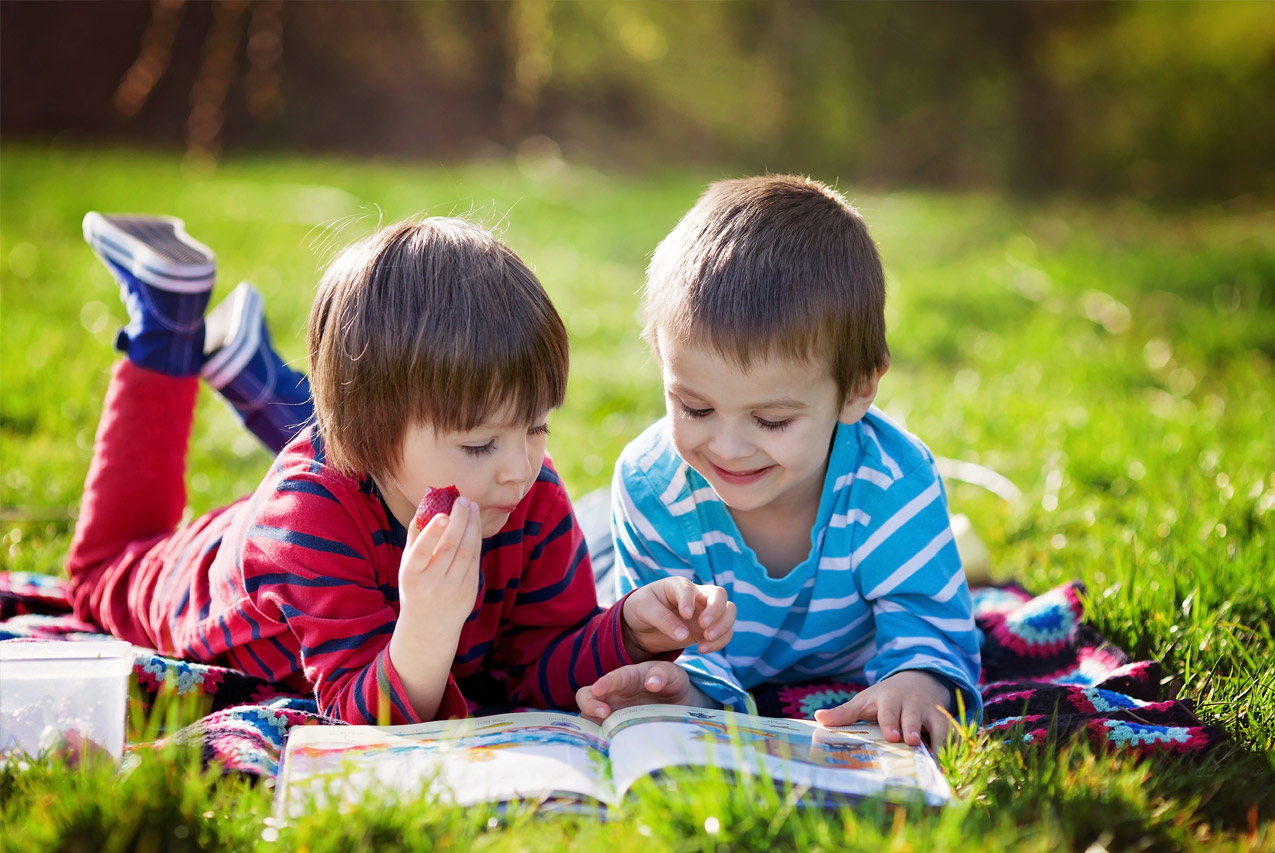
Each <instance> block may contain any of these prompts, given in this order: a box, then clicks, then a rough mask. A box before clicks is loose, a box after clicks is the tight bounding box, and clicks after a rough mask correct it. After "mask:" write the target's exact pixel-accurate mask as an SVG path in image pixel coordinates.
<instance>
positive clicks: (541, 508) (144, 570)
mask: <svg viewBox="0 0 1275 853" xmlns="http://www.w3.org/2000/svg"><path fill="white" fill-rule="evenodd" d="M84 230H85V237H86V239H87V240H88V242H89V243H90V245H91V246H92V247H93V248H94V250H95V251H96V252H97V253H98V255H99V256H100V257H101V258H102V260H103V261H104V262H105V263H106V264H107V266H108V267H109V268H110V269H111V271H112V273H113V274H114V276H115V277H116V279H117V280H118V281H119V283H120V289H121V293H122V295H123V297H124V300H125V303H126V305H127V307H128V311H129V325H128V326H127V327H126V328H125V329H124V330H122V332H121V335H120V339H119V342H118V346H119V348H120V349H121V350H122V351H124V352H125V354H126V358H124V359H123V360H121V361H120V362H119V363H118V364H117V365H116V366H115V368H114V370H113V373H112V376H111V382H110V387H109V389H108V391H107V397H106V402H105V405H104V409H103V413H102V420H101V424H100V426H99V428H98V434H97V439H96V444H95V448H94V457H93V461H92V463H91V466H90V469H89V474H88V478H87V482H86V485H85V491H84V500H83V505H82V509H81V513H80V518H79V522H78V523H77V525H76V531H75V536H74V538H73V541H72V544H71V550H70V554H69V555H68V561H67V570H68V574H69V575H70V585H71V593H72V601H73V604H74V606H75V611H76V614H77V615H78V616H80V617H81V618H83V619H87V620H91V621H93V622H96V623H97V624H99V625H101V626H102V627H103V628H105V629H106V630H109V631H110V632H111V633H113V634H116V635H117V636H120V637H122V638H124V639H126V640H129V641H131V642H134V643H138V644H142V645H146V646H151V647H153V648H156V649H159V650H160V651H163V652H165V653H168V654H175V655H179V656H182V657H188V658H193V659H197V660H202V661H208V662H218V663H223V664H227V665H230V666H233V667H236V668H238V669H241V670H243V671H245V672H247V673H249V674H251V675H255V676H259V677H262V678H267V679H270V680H273V681H277V682H283V683H287V684H290V685H291V686H293V687H296V688H302V689H313V691H314V693H315V696H316V698H317V701H318V706H319V710H320V712H322V713H324V714H328V715H331V716H334V717H338V718H340V719H343V720H346V721H348V722H352V723H376V722H389V723H393V724H400V723H410V722H417V721H421V720H430V719H436V718H446V717H456V716H463V715H465V714H466V713H468V712H470V711H472V710H473V709H474V708H475V707H477V706H479V705H501V704H504V705H508V704H527V705H536V706H542V707H557V708H568V709H571V708H574V707H575V699H574V696H575V692H576V690H578V689H579V688H580V687H581V686H583V685H587V684H591V683H593V682H594V681H596V680H597V679H598V678H599V677H601V676H602V675H603V674H605V673H606V672H609V671H611V670H613V669H616V668H618V667H620V666H623V665H625V664H629V663H634V662H638V661H641V660H649V659H652V658H666V659H671V658H672V657H675V656H676V654H677V653H678V652H679V651H680V650H681V649H682V648H683V647H684V646H687V645H691V644H698V645H699V646H700V648H701V649H702V650H704V651H713V650H717V649H720V648H722V647H723V646H724V645H725V644H726V642H727V640H729V638H730V635H731V631H732V627H733V623H734V608H733V605H730V604H729V603H728V602H727V601H726V598H725V594H724V591H723V590H722V589H721V588H720V587H711V586H698V587H697V586H695V585H693V584H691V583H690V582H689V581H685V580H682V579H676V578H674V579H668V580H667V582H664V581H662V582H660V583H658V584H653V585H651V586H647V587H643V588H642V589H639V590H636V591H635V592H633V593H631V594H630V595H629V596H627V597H626V598H624V599H623V600H621V601H620V602H618V603H617V604H616V605H614V606H613V607H611V608H610V609H608V610H602V609H600V608H599V607H598V605H597V599H596V593H595V589H594V581H593V574H592V571H591V568H590V562H589V555H588V551H587V549H586V548H585V544H584V538H583V535H582V534H581V531H580V529H579V527H578V525H577V524H576V520H575V517H574V515H573V513H572V510H571V505H570V502H569V500H568V498H567V495H566V491H565V489H564V488H563V485H562V483H561V481H560V480H559V478H558V475H557V473H556V472H555V471H554V469H553V466H552V464H551V462H550V460H549V457H548V456H547V455H546V453H545V443H546V438H547V434H548V426H547V418H548V414H549V412H550V411H551V410H552V409H555V408H557V407H558V406H560V405H561V404H562V401H563V397H564V395H565V390H566V378H567V337H566V332H565V330H564V328H563V325H562V321H561V319H560V318H559V316H558V314H557V312H556V311H555V310H554V308H553V306H552V304H551V303H550V301H549V299H548V296H547V294H545V292H544V289H543V288H542V287H541V285H540V283H539V282H538V281H537V280H536V278H535V276H534V275H533V274H532V273H531V271H530V270H529V269H527V267H526V266H525V265H524V264H523V263H522V261H521V260H520V259H519V258H518V257H517V256H516V255H515V254H514V253H513V252H512V251H510V250H509V249H508V248H507V247H505V246H504V245H503V244H501V243H500V242H499V241H497V240H496V239H495V238H494V237H492V236H491V235H490V234H489V233H487V232H486V231H484V230H482V229H480V228H478V227H477V226H474V225H472V224H469V223H466V222H463V221H460V220H455V219H438V218H436V219H428V220H425V221H423V222H404V223H399V224H397V225H393V226H390V227H388V228H385V229H383V230H381V231H379V232H377V233H375V234H373V235H371V236H370V237H367V238H365V239H364V240H362V241H360V242H358V243H356V244H355V245H353V246H351V247H350V248H348V249H347V250H345V251H344V252H343V253H342V254H341V255H340V256H338V258H337V259H336V260H335V261H334V262H333V264H332V266H331V267H330V268H329V269H328V271H327V273H326V274H325V275H324V277H323V280H322V281H321V282H320V285H319V292H318V295H317V297H316V299H315V302H314V305H313V307H312V309H311V313H310V320H309V329H308V334H307V344H308V351H309V357H310V374H311V379H310V382H311V383H312V384H307V381H306V379H305V377H304V376H303V375H301V374H299V373H297V372H296V371H293V370H291V368H289V367H288V366H287V365H286V364H284V363H283V362H282V360H280V359H279V357H278V355H277V354H275V353H274V351H273V349H272V348H271V347H270V343H269V336H268V334H266V331H265V326H264V320H263V318H262V316H261V310H260V297H259V296H258V295H257V294H256V293H255V291H253V290H252V289H251V287H250V286H249V285H246V284H245V285H240V287H239V288H237V289H236V290H235V291H234V293H233V294H232V297H231V299H229V300H228V301H227V303H226V304H225V306H224V307H220V308H218V309H215V310H214V312H213V313H212V314H211V315H209V318H208V321H207V322H205V318H204V309H205V307H206V306H207V303H208V298H209V295H210V293H211V290H212V285H213V277H214V264H213V258H212V253H211V252H210V251H209V250H208V249H207V248H206V247H204V246H203V245H201V244H199V243H198V242H196V241H195V240H193V239H191V238H190V237H188V236H187V235H186V234H185V231H184V228H183V226H182V224H181V222H180V221H178V220H174V219H166V218H159V217H134V216H104V215H101V214H96V213H90V214H89V215H88V216H87V217H86V218H85V222H84ZM214 319H215V320H216V321H217V322H214ZM210 330H211V331H210ZM201 375H202V376H203V377H204V378H205V379H206V380H207V381H209V383H210V384H211V385H212V386H213V387H214V388H216V390H218V391H219V392H220V393H221V394H222V395H223V396H224V397H225V398H226V400H227V401H228V402H229V403H230V404H231V405H232V407H233V409H234V410H235V411H236V413H237V414H238V415H239V416H240V417H241V419H242V420H243V421H244V423H245V424H246V425H247V426H248V427H249V428H250V429H252V430H253V431H254V432H255V433H256V434H257V435H258V436H259V437H261V438H262V439H263V440H264V441H265V442H266V443H267V445H269V446H271V448H272V449H274V450H278V451H279V454H278V456H277V458H276V459H275V461H274V464H273V465H272V466H271V470H270V472H269V473H268V474H267V475H266V477H265V478H264V480H263V481H262V482H261V485H260V486H258V488H257V489H256V491H255V492H253V493H252V494H251V495H249V496H246V497H244V498H242V499H240V500H238V501H236V502H234V503H232V504H230V505H229V506H227V507H223V508H221V509H218V510H214V511H212V512H210V513H208V514H207V515H204V516H202V517H200V518H197V519H195V520H193V521H191V522H190V523H188V524H186V525H184V526H181V527H178V522H179V520H180V517H181V514H182V511H183V509H184V507H185V482H184V479H185V459H186V448H187V444H188V441H189V435H190V428H191V422H192V419H193V415H194V404H195V398H196V393H197V391H198V385H199V377H200V376H201ZM311 396H312V399H313V404H311V402H310V400H311ZM280 448H281V449H280ZM448 485H455V486H456V488H457V489H458V490H459V492H460V495H461V497H460V498H459V499H458V500H457V501H456V503H455V506H454V507H453V508H452V510H451V512H450V514H445V515H438V516H436V517H434V518H433V519H432V520H431V521H429V523H428V524H426V526H425V528H424V529H423V530H417V529H416V525H415V522H414V520H413V515H414V509H415V507H416V504H417V503H418V502H419V501H420V499H421V497H422V495H423V494H424V493H425V490H426V489H427V488H430V487H445V486H448Z"/></svg>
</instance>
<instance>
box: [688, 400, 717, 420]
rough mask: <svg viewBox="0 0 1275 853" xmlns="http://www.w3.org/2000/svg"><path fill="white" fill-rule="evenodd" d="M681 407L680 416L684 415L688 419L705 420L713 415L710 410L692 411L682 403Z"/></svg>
mask: <svg viewBox="0 0 1275 853" xmlns="http://www.w3.org/2000/svg"><path fill="white" fill-rule="evenodd" d="M681 406H682V414H684V415H686V416H687V417H688V418H706V417H708V416H709V415H711V414H712V413H713V410H712V409H692V408H691V407H690V406H688V405H686V404H685V403H682V404H681Z"/></svg>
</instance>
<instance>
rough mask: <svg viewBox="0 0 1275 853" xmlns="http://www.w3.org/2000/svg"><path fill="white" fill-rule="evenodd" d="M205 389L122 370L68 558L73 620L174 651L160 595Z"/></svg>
mask: <svg viewBox="0 0 1275 853" xmlns="http://www.w3.org/2000/svg"><path fill="white" fill-rule="evenodd" d="M198 392H199V378H198V377H197V376H185V377H179V378H178V377H172V376H165V375H163V374H159V373H153V372H151V371H149V370H146V369H144V368H140V367H137V366H136V365H134V364H133V363H131V362H129V361H127V360H122V361H120V362H119V363H118V364H116V365H115V367H114V369H113V370H112V373H111V384H110V387H109V388H108V389H107V392H106V402H105V403H104V405H103V408H102V420H101V422H100V423H99V424H98V428H97V438H96V439H95V442H94V447H93V461H92V463H91V464H90V466H89V473H88V477H87V478H86V480H85V483H84V496H83V500H82V503H81V505H80V518H79V521H78V522H77V523H76V526H75V536H74V537H73V538H72V540H71V550H70V553H69V554H68V556H67V566H66V569H67V573H68V574H69V575H70V596H71V603H72V605H73V606H74V608H75V615H76V616H77V617H79V618H80V619H83V620H85V621H89V622H93V623H96V624H97V625H100V626H101V627H102V628H103V629H105V630H106V631H109V632H110V633H112V634H114V635H115V636H117V637H120V638H121V639H124V640H128V641H129V642H131V643H136V644H138V645H143V646H150V647H152V648H156V649H159V650H161V651H169V652H171V651H172V649H171V646H172V641H171V628H170V626H169V624H168V621H169V620H168V617H167V614H166V612H165V608H164V606H163V602H160V601H158V600H157V597H156V595H155V591H156V589H157V588H158V587H159V584H160V582H161V579H162V575H163V574H164V571H165V568H166V566H167V565H168V564H169V563H170V560H169V553H168V552H169V549H168V548H166V547H164V544H165V542H166V541H167V540H169V539H170V538H171V537H172V535H173V532H174V530H175V529H176V528H177V524H178V522H179V521H180V520H181V516H182V512H183V511H184V510H185V507H186V449H187V445H188V444H189V441H190V428H191V423H192V421H193V420H194V415H195V400H196V395H197V394H198Z"/></svg>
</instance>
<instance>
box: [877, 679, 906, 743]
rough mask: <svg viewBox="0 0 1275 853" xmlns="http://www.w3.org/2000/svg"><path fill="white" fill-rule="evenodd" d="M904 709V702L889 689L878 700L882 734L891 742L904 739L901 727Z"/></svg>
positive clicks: (878, 716) (878, 718)
mask: <svg viewBox="0 0 1275 853" xmlns="http://www.w3.org/2000/svg"><path fill="white" fill-rule="evenodd" d="M902 711H903V708H902V703H901V702H900V701H899V699H898V697H896V696H895V695H894V694H892V693H890V692H888V691H887V692H885V693H883V694H882V695H881V697H880V698H879V699H878V700H877V725H878V726H880V727H881V734H883V735H885V739H886V740H888V741H890V742H891V743H898V742H899V741H900V740H902V739H903V732H902V731H901V729H900V725H901V722H900V717H901V714H902Z"/></svg>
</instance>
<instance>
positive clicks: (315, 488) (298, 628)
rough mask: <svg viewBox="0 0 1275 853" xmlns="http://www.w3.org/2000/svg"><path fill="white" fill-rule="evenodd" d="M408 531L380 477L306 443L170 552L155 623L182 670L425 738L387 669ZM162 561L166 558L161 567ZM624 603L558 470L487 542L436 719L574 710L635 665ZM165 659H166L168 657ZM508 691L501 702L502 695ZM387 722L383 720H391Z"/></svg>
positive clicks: (545, 474) (307, 438) (314, 438)
mask: <svg viewBox="0 0 1275 853" xmlns="http://www.w3.org/2000/svg"><path fill="white" fill-rule="evenodd" d="M405 542H406V530H404V528H403V526H402V525H401V524H399V522H398V521H397V520H396V519H395V518H394V516H393V515H392V514H391V513H390V512H389V510H388V508H387V507H386V505H385V503H384V501H383V500H382V499H381V496H380V493H379V492H378V491H377V488H376V485H375V484H374V483H373V481H372V479H371V478H370V477H363V478H352V477H347V476H343V475H341V474H339V473H337V472H336V471H334V470H333V469H332V468H330V467H329V466H328V465H326V464H325V462H324V453H323V444H322V440H321V438H320V437H319V436H318V435H317V433H316V432H315V430H314V428H313V427H311V428H309V429H307V430H306V431H304V432H303V433H301V435H299V436H298V437H297V438H296V439H295V440H294V441H292V442H291V443H290V444H289V445H288V447H286V448H285V449H284V450H283V452H281V453H280V455H279V456H278V458H277V459H276V460H275V464H274V466H273V468H272V470H271V472H270V473H269V475H267V477H266V478H265V479H264V481H263V482H262V483H261V485H260V486H259V487H258V488H257V490H256V491H255V492H254V493H253V494H252V495H250V496H248V497H246V498H244V499H242V500H240V501H238V502H236V503H234V504H231V505H230V506H229V507H226V508H224V509H223V510H219V511H216V512H214V513H210V514H209V515H207V516H204V517H202V518H200V519H198V520H196V521H195V522H193V523H192V524H190V525H188V526H187V527H185V528H183V529H182V530H180V531H178V533H177V534H176V535H175V536H174V537H172V539H170V540H169V542H168V543H166V545H165V547H163V548H162V549H161V551H162V557H161V558H163V559H165V560H167V561H169V562H170V565H168V566H166V567H165V570H164V571H163V573H162V574H161V577H160V583H159V586H160V588H159V589H157V590H156V595H155V598H154V599H153V604H152V607H153V608H162V610H163V611H165V612H162V613H159V612H153V616H154V617H158V618H157V619H156V621H158V622H163V623H166V624H168V625H171V637H170V638H166V639H171V645H172V647H173V650H174V651H175V652H176V653H178V654H181V655H183V656H188V657H193V658H196V659H201V660H206V661H220V662H225V663H228V664H229V665H231V666H234V667H236V668H238V669H241V670H243V671H245V672H247V673H249V674H250V675H255V676H258V677H261V678H266V679H269V680H272V681H283V682H290V683H292V684H293V685H295V686H300V685H301V684H302V682H304V683H305V684H307V685H309V686H310V687H312V688H313V689H314V692H315V696H316V698H317V700H318V704H319V710H320V712H321V713H324V714H328V715H331V716H335V717H338V718H340V719H343V720H346V721H348V722H351V723H377V722H379V721H383V718H382V717H381V714H382V713H383V711H384V710H388V711H389V722H390V723H391V724H402V723H410V722H419V721H420V718H419V716H418V715H417V714H416V712H415V710H414V709H413V708H412V706H411V704H410V703H409V702H408V700H407V697H406V693H405V691H404V688H403V685H402V683H401V682H400V680H399V677H398V674H397V672H395V669H394V665H393V664H392V663H391V661H390V657H389V642H390V637H391V635H392V633H393V631H394V624H395V621H396V620H397V618H398V609H399V607H398V568H399V561H400V558H401V556H402V553H403V548H404V545H405ZM157 556H160V555H157ZM623 604H624V602H623V601H620V602H618V603H617V604H615V605H614V606H613V607H611V608H610V609H607V610H602V609H600V608H599V607H598V605H597V596H596V591H595V588H594V580H593V572H592V569H591V566H590V563H589V554H588V550H587V548H586V547H585V542H584V537H583V534H582V533H581V531H580V528H579V525H578V524H577V523H576V520H575V516H574V514H573V513H572V511H571V504H570V501H569V499H568V497H567V494H566V490H565V489H564V488H563V485H562V483H561V481H560V480H559V478H558V475H557V473H556V472H555V471H554V469H553V466H552V464H551V462H550V460H549V459H548V457H546V458H545V462H544V466H543V467H542V468H541V471H540V475H539V477H538V479H537V481H536V483H535V484H534V485H533V486H532V488H531V491H530V492H529V493H528V494H527V496H526V497H524V498H523V500H522V501H521V503H519V504H518V507H517V509H516V510H515V511H514V512H513V513H512V514H511V515H510V517H509V520H508V522H507V523H506V524H505V526H504V528H503V529H502V530H501V531H500V532H499V533H497V534H496V535H494V536H492V537H489V538H488V539H485V540H484V541H483V546H482V558H481V573H480V580H479V591H478V595H477V599H476V601H475V602H474V608H473V611H472V612H471V613H470V615H469V618H468V620H467V621H466V623H465V626H464V628H463V629H462V631H461V636H460V642H459V645H458V648H457V652H456V657H455V659H454V661H453V664H452V667H451V675H450V677H449V679H448V684H447V689H446V692H445V694H444V697H443V701H442V703H441V705H440V706H439V709H438V712H437V716H438V717H440V718H442V717H455V716H464V715H465V714H466V712H467V711H468V709H469V703H467V701H466V699H467V694H472V695H471V696H470V697H469V698H470V699H471V700H472V699H473V698H474V697H475V696H478V695H480V694H481V695H482V696H483V697H484V698H485V699H487V700H490V699H491V697H492V691H493V689H494V690H495V691H496V692H497V693H498V694H499V693H503V697H502V698H504V699H505V700H506V701H508V702H509V703H511V704H527V705H534V706H539V707H547V708H567V709H574V708H575V692H576V690H577V689H578V688H579V687H581V686H582V685H585V684H590V683H592V682H593V681H595V680H597V678H599V677H600V676H601V675H603V674H604V673H606V672H609V671H610V670H612V669H615V668H617V667H620V666H622V665H624V664H627V663H631V662H632V661H631V660H630V659H629V657H628V655H627V653H626V651H625V648H624V641H623V636H622V633H621V631H622V625H621V614H622V612H623ZM166 645H167V644H166ZM502 688H503V689H502ZM387 706H388V707H387Z"/></svg>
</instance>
